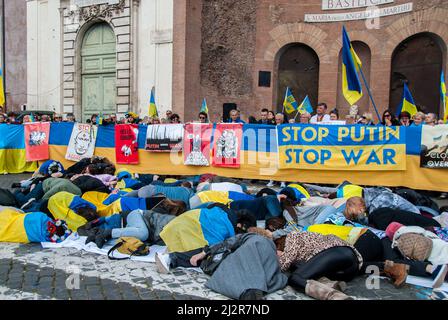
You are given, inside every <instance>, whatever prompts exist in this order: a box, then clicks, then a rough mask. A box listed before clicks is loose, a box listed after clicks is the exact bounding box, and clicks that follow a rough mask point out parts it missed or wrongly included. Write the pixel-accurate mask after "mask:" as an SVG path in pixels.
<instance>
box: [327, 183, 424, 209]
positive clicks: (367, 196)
mask: <svg viewBox="0 0 448 320" xmlns="http://www.w3.org/2000/svg"><path fill="white" fill-rule="evenodd" d="M334 197H336V198H346V199H349V198H352V197H360V198H363V199H364V201H365V205H366V207H367V210H368V212H372V211H375V210H376V209H379V208H385V207H386V208H391V209H399V210H406V211H410V212H414V213H420V210H419V209H418V208H417V207H416V206H415V205H413V204H412V203H410V202H409V201H408V200H406V199H404V198H403V197H401V196H399V195H398V194H395V193H393V192H392V191H391V190H390V189H387V188H383V187H376V188H362V187H360V186H356V185H353V184H350V183H349V182H345V183H343V184H342V185H340V186H339V187H338V189H337V192H336V194H331V195H330V198H334Z"/></svg>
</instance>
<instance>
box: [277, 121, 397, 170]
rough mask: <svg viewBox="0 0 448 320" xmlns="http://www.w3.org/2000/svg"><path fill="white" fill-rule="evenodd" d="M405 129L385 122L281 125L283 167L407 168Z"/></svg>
mask: <svg viewBox="0 0 448 320" xmlns="http://www.w3.org/2000/svg"><path fill="white" fill-rule="evenodd" d="M405 132H406V130H405V128H404V127H384V126H356V125H355V126H310V125H300V124H290V125H282V126H278V127H277V138H278V148H279V168H280V169H310V170H358V171H377V170H406V137H405V135H406V133H405Z"/></svg>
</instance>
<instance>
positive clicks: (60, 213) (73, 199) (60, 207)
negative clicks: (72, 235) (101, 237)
mask: <svg viewBox="0 0 448 320" xmlns="http://www.w3.org/2000/svg"><path fill="white" fill-rule="evenodd" d="M44 207H46V208H44ZM40 209H41V212H44V213H47V215H49V216H50V218H52V219H59V220H64V221H65V222H66V223H67V225H68V227H69V229H70V230H73V231H76V230H78V228H79V227H80V226H82V225H85V224H86V223H87V222H89V221H93V220H95V219H97V218H99V215H98V213H97V208H96V206H95V205H93V204H92V203H90V202H88V201H86V200H84V199H82V198H81V197H79V196H76V195H74V194H71V193H68V192H59V193H56V194H55V195H54V196H52V197H50V199H48V202H43V203H42V204H41V208H40Z"/></svg>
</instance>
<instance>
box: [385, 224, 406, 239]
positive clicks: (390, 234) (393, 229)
mask: <svg viewBox="0 0 448 320" xmlns="http://www.w3.org/2000/svg"><path fill="white" fill-rule="evenodd" d="M401 227H404V226H403V225H402V224H401V223H398V222H392V223H391V224H389V225H388V226H387V228H386V235H387V237H388V238H389V239H390V240H393V239H394V235H395V232H397V231H398V229H400V228H401Z"/></svg>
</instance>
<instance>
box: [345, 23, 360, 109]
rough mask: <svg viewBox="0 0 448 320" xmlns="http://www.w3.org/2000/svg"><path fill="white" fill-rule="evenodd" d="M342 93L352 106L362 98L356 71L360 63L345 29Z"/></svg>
mask: <svg viewBox="0 0 448 320" xmlns="http://www.w3.org/2000/svg"><path fill="white" fill-rule="evenodd" d="M342 44H343V45H342V93H343V94H344V97H345V100H347V102H348V103H349V104H350V105H351V106H352V105H354V104H355V103H356V102H358V101H359V99H361V97H362V95H363V94H362V85H361V81H360V80H359V76H358V71H359V70H360V68H361V67H362V62H361V60H360V59H359V57H358V55H357V54H356V52H355V50H354V49H353V46H352V44H351V42H350V38H349V37H348V33H347V30H346V29H345V27H343V28H342Z"/></svg>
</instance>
